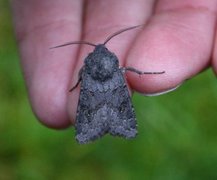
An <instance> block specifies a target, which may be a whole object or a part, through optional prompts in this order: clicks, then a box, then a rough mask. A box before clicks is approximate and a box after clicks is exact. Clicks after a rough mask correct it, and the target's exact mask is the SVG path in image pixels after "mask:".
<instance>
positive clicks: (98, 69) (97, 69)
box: [85, 45, 119, 81]
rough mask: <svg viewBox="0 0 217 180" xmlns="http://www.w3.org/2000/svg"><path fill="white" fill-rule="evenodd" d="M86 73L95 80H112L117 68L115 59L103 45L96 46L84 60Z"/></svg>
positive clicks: (117, 64)
mask: <svg viewBox="0 0 217 180" xmlns="http://www.w3.org/2000/svg"><path fill="white" fill-rule="evenodd" d="M85 65H86V69H87V72H88V73H89V74H90V75H91V77H92V78H93V79H95V80H99V81H106V80H108V79H110V78H112V76H113V74H114V72H115V71H117V70H118V68H119V63H118V59H117V57H116V56H115V55H114V54H113V53H112V52H110V51H109V50H108V49H107V48H106V47H105V46H104V45H97V46H96V48H95V50H94V51H93V52H92V53H90V54H89V55H88V57H87V58H86V59H85Z"/></svg>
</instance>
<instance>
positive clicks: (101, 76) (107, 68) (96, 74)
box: [91, 57, 116, 81]
mask: <svg viewBox="0 0 217 180" xmlns="http://www.w3.org/2000/svg"><path fill="white" fill-rule="evenodd" d="M115 69H116V63H115V61H114V59H112V58H110V57H103V58H102V59H101V60H99V61H98V62H96V63H95V64H94V66H93V67H92V70H91V76H92V78H93V79H95V80H99V81H106V80H108V79H110V78H112V76H113V74H114V72H115Z"/></svg>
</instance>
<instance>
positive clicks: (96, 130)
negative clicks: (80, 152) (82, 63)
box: [75, 73, 109, 144]
mask: <svg viewBox="0 0 217 180" xmlns="http://www.w3.org/2000/svg"><path fill="white" fill-rule="evenodd" d="M82 79H85V81H82V82H81V90H80V97H79V102H78V109H77V115H76V122H75V129H76V140H77V141H78V142H79V143H80V144H85V143H88V142H91V141H94V140H96V139H98V138H100V137H101V136H103V135H104V134H105V133H107V132H108V119H109V116H108V108H107V107H106V104H105V98H104V93H103V90H102V89H103V88H102V87H103V86H102V84H101V83H100V82H99V83H98V84H97V82H96V81H94V80H93V79H92V78H91V77H90V75H89V74H87V73H84V74H83V77H82Z"/></svg>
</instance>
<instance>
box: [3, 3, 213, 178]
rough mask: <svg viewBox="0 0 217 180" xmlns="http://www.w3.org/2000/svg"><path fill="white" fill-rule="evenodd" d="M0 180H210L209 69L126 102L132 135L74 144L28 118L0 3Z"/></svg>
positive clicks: (70, 134) (67, 135)
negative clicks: (168, 89)
mask: <svg viewBox="0 0 217 180" xmlns="http://www.w3.org/2000/svg"><path fill="white" fill-rule="evenodd" d="M0 87H1V88H0V180H11V179H22V180H27V179H28V180H34V179H35V180H39V179H40V180H47V179H54V180H55V179H58V180H59V179H60V180H68V179H75V180H80V179H81V180H82V179H94V180H97V179H105V180H111V179H112V180H113V179H124V180H128V179H147V180H194V179H195V180H204V179H217V130H216V129H217V111H216V110H217V82H216V77H215V76H214V75H213V73H212V72H211V70H208V71H206V72H204V73H202V74H200V75H199V76H197V77H196V78H194V79H192V80H189V81H188V82H186V83H185V84H183V85H182V86H181V87H180V88H179V89H178V90H177V91H175V92H172V93H169V94H166V95H162V96H160V97H142V96H139V95H138V94H135V95H134V97H133V101H134V105H135V109H136V113H137V117H138V123H139V135H138V137H137V138H136V139H134V140H131V141H127V140H123V139H120V138H113V137H110V136H105V137H104V138H102V139H101V140H98V141H96V142H95V143H92V144H89V145H82V146H80V145H78V144H76V142H75V140H74V129H73V128H69V129H67V130H63V131H56V130H52V129H48V128H46V127H44V126H43V125H41V124H40V123H39V122H38V121H37V120H36V118H35V117H34V116H33V114H32V112H31V109H30V105H29V103H28V100H27V94H26V90H25V87H24V81H23V79H22V74H21V71H20V68H19V62H18V51H17V47H16V43H15V38H14V34H13V29H12V23H11V15H10V9H9V4H8V2H7V1H4V0H0Z"/></svg>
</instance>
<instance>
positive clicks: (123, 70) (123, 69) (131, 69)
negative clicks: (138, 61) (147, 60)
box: [121, 67, 165, 75]
mask: <svg viewBox="0 0 217 180" xmlns="http://www.w3.org/2000/svg"><path fill="white" fill-rule="evenodd" d="M121 70H122V72H123V73H125V72H126V71H131V72H134V73H137V74H139V75H142V74H163V73H165V71H161V72H143V71H139V70H138V69H135V68H133V67H122V68H121Z"/></svg>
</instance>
